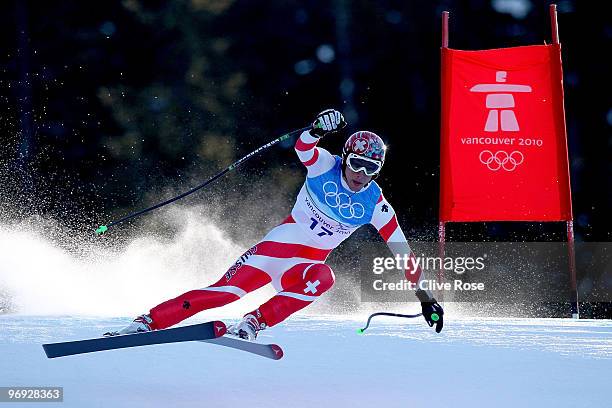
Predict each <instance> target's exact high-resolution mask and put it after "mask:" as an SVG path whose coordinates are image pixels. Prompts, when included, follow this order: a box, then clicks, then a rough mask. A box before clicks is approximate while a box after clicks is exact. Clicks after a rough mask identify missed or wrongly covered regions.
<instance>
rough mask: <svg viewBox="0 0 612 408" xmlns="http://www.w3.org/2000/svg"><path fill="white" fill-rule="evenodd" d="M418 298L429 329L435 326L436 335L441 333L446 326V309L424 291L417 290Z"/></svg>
mask: <svg viewBox="0 0 612 408" xmlns="http://www.w3.org/2000/svg"><path fill="white" fill-rule="evenodd" d="M416 296H417V297H418V298H419V300H420V301H421V309H422V310H423V317H424V318H425V321H426V322H427V324H428V325H429V327H433V325H434V324H435V325H436V333H440V332H441V331H442V327H443V326H444V309H442V306H440V304H439V303H438V301H437V300H436V299H435V298H433V297H431V296H429V294H428V293H427V292H425V291H424V290H421V289H419V290H417V291H416Z"/></svg>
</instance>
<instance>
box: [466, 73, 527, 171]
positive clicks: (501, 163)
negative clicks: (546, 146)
mask: <svg viewBox="0 0 612 408" xmlns="http://www.w3.org/2000/svg"><path fill="white" fill-rule="evenodd" d="M506 78H507V72H506V71H497V72H496V73H495V82H496V83H494V84H478V85H474V86H473V87H472V88H470V92H477V93H486V99H485V106H486V109H487V110H488V113H487V120H486V122H485V125H484V131H485V132H489V133H493V132H499V131H500V130H501V131H502V132H518V131H520V130H521V128H520V126H519V123H518V120H517V117H516V113H515V112H514V108H515V107H516V104H515V99H514V94H515V93H531V91H532V89H531V87H530V86H529V85H521V84H508V83H506ZM478 158H479V159H480V162H481V163H482V164H484V165H485V166H487V168H488V169H489V170H491V171H497V170H500V169H503V170H506V171H513V170H515V169H516V168H517V166H519V165H520V164H521V163H523V161H524V156H523V154H522V153H521V152H519V151H518V150H514V151H512V152H507V151H505V150H498V151H496V152H492V151H490V150H482V151H481V152H480V154H479V156H478Z"/></svg>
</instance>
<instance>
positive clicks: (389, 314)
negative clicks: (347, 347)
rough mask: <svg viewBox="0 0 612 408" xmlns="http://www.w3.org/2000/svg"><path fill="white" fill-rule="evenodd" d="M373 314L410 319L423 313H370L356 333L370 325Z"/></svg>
mask: <svg viewBox="0 0 612 408" xmlns="http://www.w3.org/2000/svg"><path fill="white" fill-rule="evenodd" d="M434 314H435V313H434ZM374 316H391V317H405V318H408V319H412V318H414V317H419V316H423V313H418V314H413V315H407V314H399V313H387V312H378V313H372V314H371V315H370V317H368V322H367V323H366V325H365V327H364V328H363V329H357V333H359V334H363V332H364V331H366V329H367V328H368V327H369V326H370V320H372V318H373V317H374ZM436 316H437V315H436ZM432 318H433V314H432ZM434 320H436V319H434Z"/></svg>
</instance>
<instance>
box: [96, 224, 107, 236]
mask: <svg viewBox="0 0 612 408" xmlns="http://www.w3.org/2000/svg"><path fill="white" fill-rule="evenodd" d="M107 230H108V227H107V226H106V225H100V226H99V227H98V229H97V230H96V234H98V235H100V234H104V233H105V232H106V231H107Z"/></svg>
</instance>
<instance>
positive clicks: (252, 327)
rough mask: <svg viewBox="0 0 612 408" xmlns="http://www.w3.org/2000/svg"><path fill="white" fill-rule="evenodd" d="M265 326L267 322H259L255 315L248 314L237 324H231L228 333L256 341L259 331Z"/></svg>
mask: <svg viewBox="0 0 612 408" xmlns="http://www.w3.org/2000/svg"><path fill="white" fill-rule="evenodd" d="M265 328H266V325H265V323H259V320H257V318H256V317H255V316H253V315H252V314H248V315H246V316H244V317H243V318H242V320H241V321H240V322H238V323H237V324H233V325H231V326H229V327H228V328H227V333H228V334H231V335H233V336H236V337H239V338H241V339H243V340H249V341H255V339H256V338H257V333H258V332H260V331H261V330H263V329H265Z"/></svg>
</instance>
